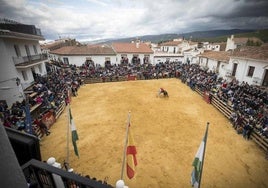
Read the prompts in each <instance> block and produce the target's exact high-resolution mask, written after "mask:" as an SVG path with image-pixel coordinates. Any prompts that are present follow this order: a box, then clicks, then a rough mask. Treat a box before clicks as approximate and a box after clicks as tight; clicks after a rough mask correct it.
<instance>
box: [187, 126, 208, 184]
mask: <svg viewBox="0 0 268 188" xmlns="http://www.w3.org/2000/svg"><path fill="white" fill-rule="evenodd" d="M208 125H209V123H207V128H206V132H205V136H204V138H203V140H202V142H201V144H200V146H199V148H198V151H197V153H196V154H195V159H194V161H193V164H192V166H193V167H194V168H193V171H192V177H191V184H192V187H195V188H196V187H198V188H199V187H200V183H201V176H202V170H203V164H204V156H205V150H206V142H207V136H208Z"/></svg>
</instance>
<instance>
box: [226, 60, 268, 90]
mask: <svg viewBox="0 0 268 188" xmlns="http://www.w3.org/2000/svg"><path fill="white" fill-rule="evenodd" d="M234 63H237V64H238V65H237V71H236V75H235V78H236V79H237V80H239V81H240V82H242V81H244V82H247V83H248V84H254V85H261V83H262V81H263V79H264V74H265V68H264V67H265V66H267V64H268V61H262V60H253V59H246V58H235V57H232V58H231V59H230V62H229V64H228V66H227V68H228V69H229V70H231V72H232V70H233V66H234ZM249 66H253V67H255V70H254V73H253V76H252V77H249V76H247V75H248V70H249ZM256 78H259V80H260V82H259V83H258V84H257V83H255V82H253V80H254V79H256Z"/></svg>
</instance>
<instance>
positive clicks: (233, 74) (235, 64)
mask: <svg viewBox="0 0 268 188" xmlns="http://www.w3.org/2000/svg"><path fill="white" fill-rule="evenodd" d="M236 69H237V63H234V67H233V72H232V76H235V74H236Z"/></svg>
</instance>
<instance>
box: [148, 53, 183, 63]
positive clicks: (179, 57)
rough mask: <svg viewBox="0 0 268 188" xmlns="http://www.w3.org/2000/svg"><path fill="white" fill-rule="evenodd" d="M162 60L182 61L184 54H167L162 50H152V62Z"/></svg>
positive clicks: (161, 61)
mask: <svg viewBox="0 0 268 188" xmlns="http://www.w3.org/2000/svg"><path fill="white" fill-rule="evenodd" d="M163 62H180V63H183V62H184V56H183V55H182V54H168V53H163V52H154V61H153V64H157V63H163Z"/></svg>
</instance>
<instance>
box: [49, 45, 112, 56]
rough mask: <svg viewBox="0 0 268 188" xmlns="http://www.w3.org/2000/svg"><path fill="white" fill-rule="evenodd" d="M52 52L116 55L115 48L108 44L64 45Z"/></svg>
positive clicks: (61, 53)
mask: <svg viewBox="0 0 268 188" xmlns="http://www.w3.org/2000/svg"><path fill="white" fill-rule="evenodd" d="M50 53H52V54H58V55H115V52H114V50H113V49H112V48H111V47H110V46H107V45H94V46H64V47H61V48H59V49H57V50H54V51H51V52H50Z"/></svg>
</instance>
